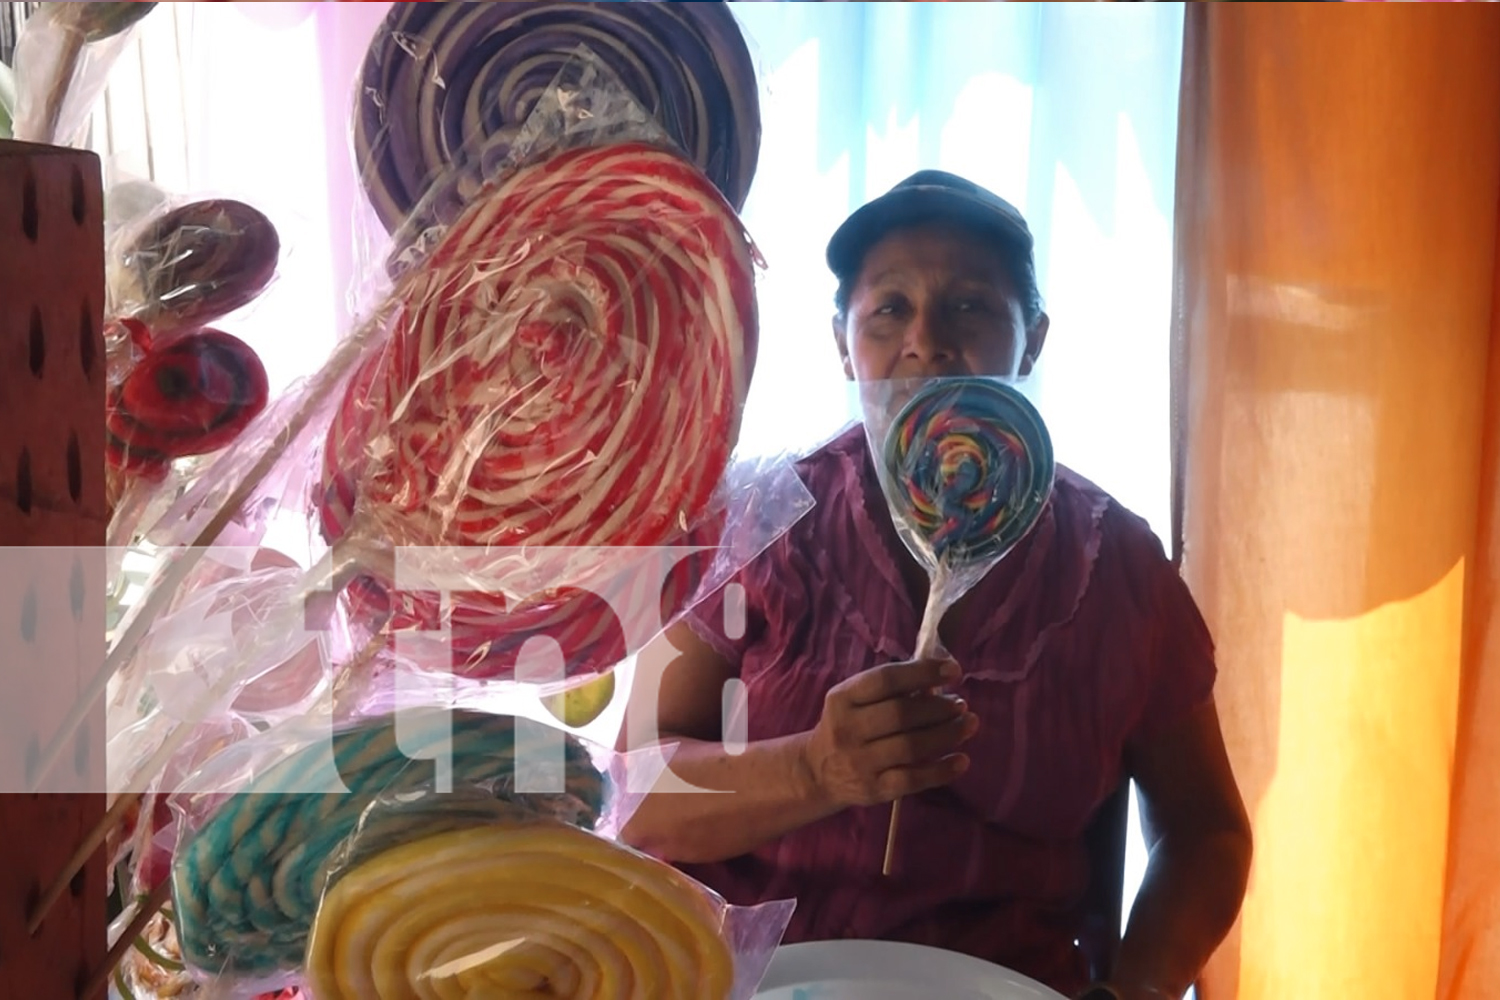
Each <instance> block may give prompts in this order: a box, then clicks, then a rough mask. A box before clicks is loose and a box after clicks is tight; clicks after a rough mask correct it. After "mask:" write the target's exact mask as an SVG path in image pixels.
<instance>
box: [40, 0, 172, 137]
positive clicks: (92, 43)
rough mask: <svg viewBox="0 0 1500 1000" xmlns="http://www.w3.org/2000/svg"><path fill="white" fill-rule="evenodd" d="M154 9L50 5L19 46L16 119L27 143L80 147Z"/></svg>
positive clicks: (142, 5) (42, 6)
mask: <svg viewBox="0 0 1500 1000" xmlns="http://www.w3.org/2000/svg"><path fill="white" fill-rule="evenodd" d="M155 6H156V4H154V3H99V2H95V3H75V2H69V3H46V4H39V5H38V7H39V9H38V10H37V12H36V13H35V14H33V15H32V16H31V17H30V18H28V19H27V21H26V23H25V24H24V25H22V27H21V34H20V37H19V38H18V39H17V40H16V51H15V59H14V62H15V70H16V113H15V121H14V123H13V124H12V128H11V131H12V134H13V135H14V137H15V138H16V139H19V140H21V141H23V142H39V143H44V144H47V145H54V146H56V145H61V146H72V145H77V144H78V143H79V142H80V140H81V139H82V137H83V133H84V129H85V127H86V125H87V123H88V117H89V114H90V113H91V112H92V110H93V107H94V102H95V101H97V100H98V99H99V96H100V95H101V94H102V93H104V87H105V84H106V83H107V82H108V80H109V72H110V70H111V69H113V68H114V64H115V61H116V60H117V59H119V57H120V53H121V52H123V51H124V49H125V46H126V44H127V43H128V42H129V40H130V38H131V35H132V32H133V29H134V28H135V26H136V24H137V23H138V22H139V21H140V20H141V18H143V17H145V16H146V15H147V14H149V13H151V11H152V9H153V8H154V7H155Z"/></svg>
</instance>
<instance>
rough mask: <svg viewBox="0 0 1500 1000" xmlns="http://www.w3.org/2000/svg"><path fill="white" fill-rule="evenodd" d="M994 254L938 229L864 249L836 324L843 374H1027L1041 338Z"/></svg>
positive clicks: (902, 233) (1043, 331)
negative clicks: (1029, 323) (844, 309)
mask: <svg viewBox="0 0 1500 1000" xmlns="http://www.w3.org/2000/svg"><path fill="white" fill-rule="evenodd" d="M1024 316H1025V314H1024V311H1023V309H1022V307H1021V299H1020V296H1019V295H1018V294H1017V293H1016V290H1015V287H1014V284H1013V283H1012V281H1011V279H1010V276H1009V274H1008V273H1007V271H1006V267H1005V261H1004V258H1002V257H1001V255H1000V254H999V253H998V252H997V251H996V250H995V249H994V248H993V247H991V246H990V244H989V243H987V242H986V241H984V240H982V239H979V238H977V237H974V236H972V235H970V234H968V233H965V232H963V231H961V230H955V229H950V228H945V227H921V228H912V229H899V230H896V231H894V232H892V233H890V234H889V235H887V236H886V237H885V238H884V239H882V240H881V241H880V242H879V243H876V244H875V245H874V246H873V247H871V248H870V251H869V253H867V254H866V255H865V260H864V265H863V267H862V268H861V269H860V273H859V277H858V279H857V280H856V281H855V284H854V287H853V288H852V289H851V290H850V294H849V309H848V312H847V313H846V314H845V316H844V317H843V318H842V319H841V320H840V319H835V320H834V337H835V339H836V340H837V341H838V346H839V353H840V354H841V355H842V356H843V359H844V373H845V374H846V375H847V376H848V377H849V378H850V379H854V380H857V381H860V382H872V381H877V380H884V379H908V378H930V377H934V376H952V375H993V376H1001V377H1009V378H1018V377H1021V376H1025V375H1028V374H1030V373H1031V368H1032V365H1033V364H1035V362H1036V359H1037V356H1038V355H1039V354H1040V353H1041V350H1042V343H1043V341H1044V340H1045V339H1046V336H1047V317H1046V316H1045V315H1043V316H1042V317H1040V318H1039V319H1038V321H1037V322H1036V324H1035V325H1033V327H1032V328H1031V329H1030V330H1028V329H1027V328H1026V322H1025V318H1024Z"/></svg>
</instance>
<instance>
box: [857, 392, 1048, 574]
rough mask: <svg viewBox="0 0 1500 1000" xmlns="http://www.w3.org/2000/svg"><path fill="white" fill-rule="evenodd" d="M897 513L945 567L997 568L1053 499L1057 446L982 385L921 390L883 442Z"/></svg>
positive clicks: (1020, 403) (1013, 397) (1017, 397)
mask: <svg viewBox="0 0 1500 1000" xmlns="http://www.w3.org/2000/svg"><path fill="white" fill-rule="evenodd" d="M884 458H885V467H886V472H887V476H886V479H887V482H888V483H889V487H888V488H889V489H890V491H891V493H892V500H893V504H892V506H893V509H894V510H895V512H896V513H897V515H898V516H899V518H900V520H901V521H903V522H904V523H905V525H906V526H907V527H908V528H910V529H911V530H912V532H913V533H914V534H916V536H917V537H918V539H919V540H920V541H921V542H922V543H924V548H925V549H926V550H927V551H928V552H929V553H930V554H931V555H932V557H934V558H935V559H937V560H938V561H939V562H943V563H946V564H948V565H962V564H966V563H976V562H982V561H984V560H989V559H998V558H1000V557H1001V556H1003V555H1004V554H1005V553H1006V552H1008V551H1010V549H1011V547H1012V546H1014V545H1015V544H1016V543H1017V542H1018V541H1020V540H1021V539H1022V538H1024V537H1025V536H1026V533H1027V532H1029V531H1030V530H1031V528H1032V527H1033V526H1034V525H1035V524H1036V522H1037V519H1038V518H1040V517H1041V514H1042V511H1043V510H1045V509H1046V506H1047V500H1048V499H1049V498H1050V497H1051V495H1052V478H1053V474H1054V471H1055V468H1056V467H1055V463H1054V460H1053V456H1052V439H1051V437H1050V436H1049V435H1048V433H1047V428H1046V425H1045V424H1043V423H1042V418H1041V415H1040V414H1039V413H1037V411H1036V409H1035V408H1034V407H1033V406H1032V405H1031V403H1030V402H1029V401H1028V400H1027V399H1026V397H1024V396H1022V395H1021V394H1020V393H1019V392H1017V391H1015V390H1014V389H1011V388H1010V387H1008V386H1006V385H1004V384H1002V383H1000V382H996V381H993V380H991V379H984V378H955V379H941V380H938V381H935V382H932V383H929V384H928V385H926V386H924V387H923V388H922V389H921V390H919V391H918V392H917V393H916V394H915V395H914V396H913V397H912V399H911V401H910V402H908V403H907V404H906V405H905V406H904V407H902V409H901V412H900V413H899V414H898V415H897V416H896V419H895V421H894V422H893V423H892V424H891V428H890V431H889V432H888V434H887V436H886V443H885V456H884Z"/></svg>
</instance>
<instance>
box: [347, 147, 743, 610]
mask: <svg viewBox="0 0 1500 1000" xmlns="http://www.w3.org/2000/svg"><path fill="white" fill-rule="evenodd" d="M419 267H420V273H418V274H417V275H415V276H413V277H412V279H411V281H412V284H410V285H408V286H407V287H410V288H412V289H413V290H412V291H411V292H410V293H409V294H407V295H405V296H404V301H403V302H402V304H401V309H400V313H399V315H398V317H397V319H396V321H395V326H394V329H393V331H392V335H391V339H390V342H389V344H388V346H387V348H386V349H385V350H384V351H383V352H382V353H381V354H380V355H379V356H377V357H375V358H373V359H372V360H371V361H370V362H368V363H367V364H366V365H365V367H364V368H363V369H362V370H361V371H360V372H359V373H358V374H357V376H356V377H355V379H354V380H353V382H352V384H351V387H350V390H349V392H348V393H347V394H346V396H345V398H344V400H343V403H342V406H341V408H340V410H339V412H338V414H337V417H336V419H335V422H334V425H333V427H332V429H331V431H330V434H329V437H328V443H327V448H326V450H325V462H324V470H323V475H324V506H323V510H322V519H323V526H324V531H325V534H327V535H328V536H329V537H330V538H337V537H340V536H342V535H344V534H346V533H347V532H349V531H350V529H351V528H353V527H356V526H357V527H358V528H359V530H360V531H361V532H363V533H368V534H370V535H372V536H374V537H379V538H383V539H388V540H389V541H391V542H393V543H395V544H397V545H407V546H416V545H420V546H444V545H465V546H484V547H490V548H493V547H516V546H523V545H524V546H651V545H661V544H668V543H670V542H671V541H672V540H673V539H674V538H680V537H681V533H682V531H683V529H684V528H685V527H686V526H687V525H689V524H692V523H695V522H696V521H697V520H698V519H699V518H700V517H702V515H703V514H704V513H705V512H706V511H707V509H708V505H709V502H710V500H711V498H712V496H713V493H714V491H715V489H716V488H717V486H718V484H719V482H720V479H721V477H722V475H723V473H724V470H725V467H726V466H727V464H728V461H729V455H730V452H731V450H732V449H733V447H734V445H735V443H736V440H737V438H738V434H739V421H740V412H741V409H742V407H743V405H744V401H745V396H746V394H747V392H748V390H749V382H750V373H751V371H752V369H753V367H754V360H755V351H756V337H757V331H756V312H755V298H754V265H753V262H752V256H751V248H750V245H749V242H748V240H747V239H746V237H745V234H744V232H743V229H742V227H741V226H740V223H739V221H738V219H737V217H736V216H735V214H734V212H733V210H732V209H731V208H730V207H729V205H728V204H727V203H726V202H725V201H724V199H723V196H722V195H720V194H719V192H718V191H717V189H716V188H714V186H713V185H712V184H711V183H709V182H708V181H707V180H706V179H705V178H704V177H703V175H702V174H701V173H700V172H699V171H698V170H697V168H696V167H694V166H693V165H692V164H691V163H689V162H688V161H686V160H684V159H682V158H680V157H679V156H677V155H675V154H673V153H670V152H667V151H664V150H660V149H657V148H655V147H652V146H648V145H644V144H637V143H629V144H621V145H615V146H608V147H603V148H595V149H588V150H582V151H573V152H567V153H563V154H560V155H557V156H555V157H553V158H551V159H548V160H546V161H543V162H541V163H539V164H537V165H534V166H530V167H527V168H524V169H522V170H519V171H517V172H515V173H514V174H512V175H511V176H509V177H508V178H506V179H504V180H502V181H500V182H498V183H497V184H496V185H495V186H493V187H492V188H491V189H490V190H489V191H488V192H486V193H485V194H483V195H481V196H480V197H478V198H476V199H475V200H474V201H473V202H472V203H471V204H470V205H469V206H468V208H467V209H466V210H465V212H464V215H463V216H462V217H461V218H460V219H459V220H458V221H457V222H456V223H455V224H454V226H453V227H452V229H451V230H449V231H448V233H447V234H446V235H445V236H444V238H443V240H442V242H441V243H440V244H439V245H438V246H437V247H436V248H435V249H434V251H433V252H432V254H431V255H430V256H429V257H428V258H427V259H426V260H424V261H423V262H422V264H421V265H419ZM476 602H477V605H476ZM463 603H464V604H467V605H470V606H471V608H474V609H478V608H484V609H486V612H487V613H488V612H492V611H495V610H496V609H497V608H498V607H499V605H497V604H495V603H494V602H489V601H486V599H485V598H484V597H483V596H482V595H469V596H467V597H465V598H464V600H463ZM464 611H465V609H464V608H463V607H455V619H456V620H457V619H458V618H459V617H460V616H462V615H463V613H464ZM518 621H519V619H518ZM496 624H497V626H503V625H504V624H505V622H504V619H503V616H500V617H499V618H497V619H496Z"/></svg>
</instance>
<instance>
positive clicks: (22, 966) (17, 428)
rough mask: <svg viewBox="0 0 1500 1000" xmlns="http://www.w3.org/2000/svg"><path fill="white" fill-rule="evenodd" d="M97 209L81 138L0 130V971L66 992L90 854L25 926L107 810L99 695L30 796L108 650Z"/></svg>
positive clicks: (102, 924) (100, 878)
mask: <svg viewBox="0 0 1500 1000" xmlns="http://www.w3.org/2000/svg"><path fill="white" fill-rule="evenodd" d="M103 313H104V222H103V196H102V178H101V169H100V164H99V159H98V157H97V156H95V155H94V154H92V153H88V152H83V151H79V150H71V149H59V148H55V147H51V146H37V145H30V144H25V143H16V142H5V141H0V415H3V419H0V652H3V658H0V678H3V683H4V687H3V689H0V747H3V752H0V793H3V794H0V843H3V844H4V845H5V851H4V862H3V864H0V982H4V983H5V984H6V985H5V989H4V991H3V992H4V993H5V995H7V996H17V997H21V996H26V997H58V998H67V997H76V996H77V994H78V991H79V989H80V988H81V987H82V986H83V985H84V984H86V983H87V982H88V981H89V980H90V978H92V977H93V976H94V975H95V974H96V973H97V970H98V969H99V967H100V966H101V965H102V964H103V962H104V957H105V952H106V940H105V938H106V917H105V907H106V897H107V892H106V888H105V882H106V879H105V859H104V856H103V852H101V851H95V852H93V854H92V855H91V857H90V858H89V860H88V861H87V863H86V864H85V865H84V866H83V867H82V869H81V870H80V871H79V872H78V874H77V875H76V876H75V877H73V878H72V879H70V880H69V882H68V883H67V891H66V892H64V893H62V894H61V896H60V898H59V899H58V900H57V902H56V904H55V905H54V906H53V907H52V908H51V910H50V912H49V913H48V914H47V916H46V919H45V920H43V921H42V922H41V923H40V924H39V925H38V926H37V927H36V930H35V933H32V932H31V930H30V929H29V928H28V926H27V925H28V920H27V916H28V914H29V912H30V911H31V910H32V909H33V908H34V907H35V905H36V902H37V900H38V897H39V895H40V893H41V886H42V885H44V884H45V883H47V882H48V881H49V880H51V879H52V878H53V877H54V876H55V874H56V873H57V872H59V871H60V870H61V869H62V867H63V866H64V864H65V863H66V862H67V860H68V858H69V855H70V854H71V853H72V852H73V849H74V847H75V846H76V845H77V844H79V843H80V842H82V840H83V838H84V837H85V835H86V834H87V833H88V831H89V830H90V829H91V828H93V827H94V826H95V825H96V824H97V823H98V822H99V820H100V819H101V818H102V817H103V815H104V812H105V768H104V733H105V728H104V710H103V707H102V705H101V706H99V707H98V708H96V709H95V710H94V712H93V713H91V715H90V716H89V718H88V720H87V721H86V723H85V724H84V725H82V726H80V727H79V730H78V733H77V735H76V736H75V738H74V740H73V741H72V742H71V743H70V746H69V752H68V755H67V765H66V767H64V768H60V769H59V771H58V773H57V775H56V776H55V780H53V781H52V782H51V783H49V784H48V785H47V786H46V787H45V788H43V789H41V790H40V791H39V792H37V793H34V794H20V793H19V790H21V789H23V788H25V787H26V786H25V780H26V770H27V767H26V765H27V761H28V758H29V757H34V756H35V755H36V753H37V752H38V748H39V747H40V746H41V745H43V744H45V743H46V741H47V740H48V738H49V737H50V736H51V735H52V732H53V731H54V728H55V727H56V726H57V725H59V724H60V723H61V721H62V720H63V718H64V717H65V716H66V715H67V713H68V711H69V709H70V708H71V706H72V704H73V703H74V701H75V700H76V699H77V697H78V694H79V691H80V688H81V685H82V679H83V678H84V677H86V676H87V675H88V674H90V673H91V672H92V671H93V670H94V669H96V668H97V666H98V664H99V663H100V662H101V661H102V659H103V656H104V608H105V600H104V589H105V560H104V556H105V552H104V539H105V532H106V529H107V526H108V520H107V518H108V515H107V511H106V505H105V499H104V386H105V378H104V339H103V331H102V326H103Z"/></svg>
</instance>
